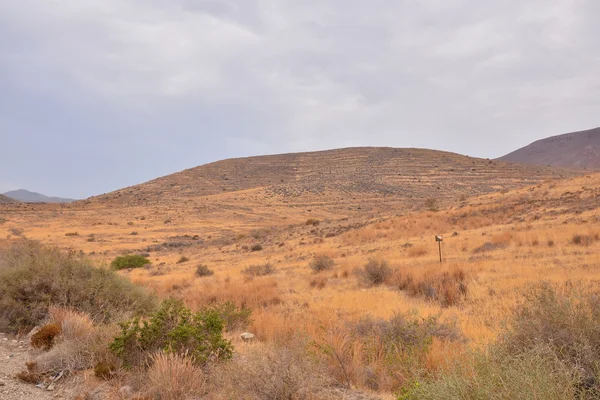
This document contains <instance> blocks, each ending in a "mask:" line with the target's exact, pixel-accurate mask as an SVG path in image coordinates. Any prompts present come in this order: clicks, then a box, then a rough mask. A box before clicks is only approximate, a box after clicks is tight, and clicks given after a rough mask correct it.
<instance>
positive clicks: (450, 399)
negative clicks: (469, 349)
mask: <svg viewBox="0 0 600 400" xmlns="http://www.w3.org/2000/svg"><path fill="white" fill-rule="evenodd" d="M580 398H583V399H585V398H595V397H580V396H577V395H576V391H575V390H574V388H573V377H572V375H571V373H570V371H568V370H567V369H566V368H564V366H562V365H561V364H560V363H559V362H557V360H556V358H555V357H554V356H553V355H552V354H551V353H549V352H548V351H547V350H544V349H543V348H538V349H533V350H530V351H527V352H526V353H523V354H520V355H518V356H514V355H510V354H503V353H495V354H493V355H491V356H489V355H486V354H481V353H475V354H472V355H470V357H469V358H468V359H466V360H465V359H461V360H459V361H458V362H455V363H453V365H452V367H451V368H448V369H446V370H444V371H441V372H440V373H438V374H436V375H434V376H433V378H432V379H425V380H420V381H418V382H417V383H415V384H413V385H412V387H409V388H406V389H405V391H404V393H403V395H402V396H401V397H400V399H403V400H456V399H465V400H467V399H492V400H504V399H532V400H533V399H545V400H565V399H580Z"/></svg>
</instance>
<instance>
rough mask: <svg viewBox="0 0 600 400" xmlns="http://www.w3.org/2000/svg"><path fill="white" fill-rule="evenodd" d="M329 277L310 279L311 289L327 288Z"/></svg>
mask: <svg viewBox="0 0 600 400" xmlns="http://www.w3.org/2000/svg"><path fill="white" fill-rule="evenodd" d="M327 281H328V279H327V277H326V276H321V275H319V276H315V277H312V278H311V279H310V287H312V288H317V289H323V288H324V287H325V286H327Z"/></svg>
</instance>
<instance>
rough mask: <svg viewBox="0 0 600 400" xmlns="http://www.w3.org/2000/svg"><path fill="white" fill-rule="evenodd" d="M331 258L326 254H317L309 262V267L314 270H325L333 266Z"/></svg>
mask: <svg viewBox="0 0 600 400" xmlns="http://www.w3.org/2000/svg"><path fill="white" fill-rule="evenodd" d="M334 264H335V262H334V261H333V258H331V257H329V256H326V255H318V256H315V258H314V259H313V260H312V261H311V262H310V267H311V268H312V270H313V271H315V272H320V271H326V270H329V269H331V268H333V265H334Z"/></svg>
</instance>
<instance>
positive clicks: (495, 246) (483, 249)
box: [473, 242, 508, 254]
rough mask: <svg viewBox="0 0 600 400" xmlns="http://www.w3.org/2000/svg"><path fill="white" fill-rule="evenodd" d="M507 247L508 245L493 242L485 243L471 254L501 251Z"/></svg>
mask: <svg viewBox="0 0 600 400" xmlns="http://www.w3.org/2000/svg"><path fill="white" fill-rule="evenodd" d="M507 247H508V243H502V242H500V243H493V242H486V243H484V244H483V245H481V246H479V247H477V248H475V249H473V253H474V254H479V253H486V252H488V251H494V250H502V249H505V248H507Z"/></svg>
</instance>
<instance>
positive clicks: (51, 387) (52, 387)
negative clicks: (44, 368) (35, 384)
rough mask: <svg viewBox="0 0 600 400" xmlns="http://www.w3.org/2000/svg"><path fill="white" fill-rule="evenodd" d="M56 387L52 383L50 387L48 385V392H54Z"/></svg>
mask: <svg viewBox="0 0 600 400" xmlns="http://www.w3.org/2000/svg"><path fill="white" fill-rule="evenodd" d="M55 387H56V385H55V384H54V383H51V384H50V385H48V387H47V388H46V390H49V391H53V390H54V388H55Z"/></svg>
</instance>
